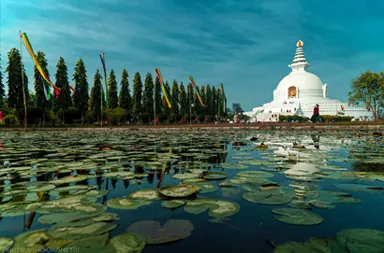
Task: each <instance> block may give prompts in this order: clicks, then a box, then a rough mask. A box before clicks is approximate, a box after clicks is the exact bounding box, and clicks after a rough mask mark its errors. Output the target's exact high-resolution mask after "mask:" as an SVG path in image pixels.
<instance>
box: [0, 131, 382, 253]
mask: <svg viewBox="0 0 384 253" xmlns="http://www.w3.org/2000/svg"><path fill="white" fill-rule="evenodd" d="M381 138H382V137H381V136H373V135H371V134H369V133H367V134H366V135H365V136H364V135H361V134H360V135H358V136H357V135H356V134H354V133H348V132H327V133H310V132H308V133H306V132H300V133H293V132H271V133H268V132H251V131H210V132H205V131H192V130H191V131H185V132H160V131H159V132H156V133H149V132H145V133H142V132H136V133H132V132H130V131H110V132H101V133H100V132H36V133H24V134H20V133H5V134H4V135H2V136H1V137H0V141H1V143H2V145H3V148H2V150H1V151H0V159H1V161H0V162H1V164H2V165H3V166H2V168H1V169H0V199H1V201H0V202H1V204H0V216H1V219H0V236H6V237H9V238H13V239H14V241H15V242H14V243H15V244H14V245H15V247H16V246H20V245H21V246H25V244H23V243H24V242H25V241H26V240H27V237H25V236H24V237H23V236H18V235H20V234H22V233H25V232H27V231H35V230H38V229H43V232H44V233H46V234H44V235H39V236H43V237H44V238H45V237H46V240H47V242H45V243H43V244H41V242H40V244H39V247H41V248H57V247H59V248H62V247H64V248H65V247H69V246H71V247H72V246H73V245H76V247H80V248H81V247H84V248H86V247H87V248H89V247H90V246H86V243H85V241H86V240H85V239H87V238H91V239H92V238H93V237H92V236H104V235H106V234H109V238H112V239H109V240H105V241H104V242H103V243H101V244H100V245H99V244H98V245H97V247H98V249H103V250H106V251H108V252H116V249H115V248H114V247H115V246H114V244H113V243H114V241H117V240H120V238H123V236H127V235H126V234H125V233H126V231H127V229H128V228H129V227H130V226H133V225H134V224H135V223H136V222H139V221H143V220H152V221H154V222H155V221H156V222H160V225H156V226H161V225H162V224H164V223H166V222H167V221H169V220H171V219H173V220H188V221H189V222H186V221H178V222H175V221H174V222H171V223H167V224H168V225H169V226H170V227H169V228H163V229H161V230H159V228H157V227H156V226H154V225H153V226H152V225H151V226H149V225H148V224H147V225H143V224H146V223H138V224H139V225H135V226H133V227H135V229H134V231H135V233H138V234H139V236H143V238H146V242H147V245H146V246H145V247H144V248H143V252H169V251H171V252H196V251H204V252H205V251H209V252H249V251H250V250H251V249H256V248H257V251H258V252H273V250H274V248H275V247H287V249H289V247H291V246H290V245H289V244H284V243H287V242H289V241H296V242H300V243H304V242H305V241H307V240H308V239H309V238H311V237H329V238H330V239H329V240H331V242H332V243H335V244H337V247H339V248H341V249H343V250H345V252H353V251H351V249H350V248H349V246H348V245H347V246H346V245H343V242H340V241H338V240H337V239H336V238H337V237H336V235H337V233H344V234H343V235H345V236H347V237H348V238H349V237H350V234H349V233H350V231H348V230H346V229H351V228H359V229H360V228H365V229H376V230H384V225H383V224H384V218H383V217H382V215H380V211H379V210H384V209H383V208H384V204H383V203H384V202H383V201H384V197H383V194H382V192H383V186H384V184H383V182H384V174H382V173H383V172H384V170H383V166H384V165H383V164H384V156H383V152H382V151H383V142H382V139H381ZM251 140H252V141H251ZM261 142H263V143H265V144H266V145H267V146H268V148H267V149H255V148H254V147H255V146H256V145H259V144H260V143H261ZM105 147H108V148H105ZM162 171H163V172H164V178H163V181H162V183H160V181H161V179H162ZM205 171H210V172H224V173H225V175H226V178H225V179H220V180H215V177H222V175H223V174H217V173H216V174H215V173H203V172H205ZM159 184H161V185H162V187H167V186H177V185H194V186H197V187H198V188H199V193H198V195H197V196H195V197H192V198H187V197H185V198H179V199H177V200H175V199H170V198H166V197H165V196H163V195H161V194H158V193H156V188H157V185H159ZM149 189H152V190H153V191H143V190H149ZM177 189H179V188H177ZM180 189H181V188H180ZM133 193H137V194H136V195H138V196H139V197H134V196H135V195H132V194H133ZM154 194H155V195H154ZM109 213H113V214H115V215H117V217H118V219H112V218H111V219H107V218H105V217H106V216H103V215H107V214H109ZM364 213H369V214H370V215H369V216H365V218H364V219H361V215H362V214H364ZM52 214H56V215H57V217H59V218H57V219H58V220H55V221H52V220H49V221H47V220H48V218H49V219H53V218H50V217H56V216H51V215H52ZM71 215H72V216H74V217H78V218H71V219H69V218H67V216H71ZM72 216H71V217H72ZM60 217H62V219H60ZM64 217H65V218H64ZM55 219H56V218H55ZM65 219H67V221H65ZM99 219H100V221H99ZM103 219H105V220H103ZM61 220H62V221H61ZM96 221H97V222H96ZM95 222H96V225H94V226H97V225H100V226H101V227H100V228H97V229H96V228H94V227H91V225H90V224H94V223H95ZM104 223H105V224H104ZM111 224H117V225H118V226H117V227H115V226H112V225H111ZM153 224H155V223H153ZM168 225H167V226H168ZM143 226H149V227H147V228H146V229H147V230H146V231H147V232H148V231H152V232H150V233H149V234H146V233H147V232H145V231H144V232H143V231H141V230H140V229H138V228H140V227H143ZM178 226H188V228H180V227H178ZM190 226H193V229H192V228H191V227H190ZM59 227H67V230H68V231H72V232H68V234H63V235H61V234H60V233H61V232H60V233H58V232H57V231H58V230H57V229H58V228H59ZM93 229H94V230H93ZM180 229H181V230H180ZM191 229H192V230H191ZM128 230H130V229H128ZM143 230H144V228H143ZM179 230H180V231H189V232H188V233H186V234H184V235H183V237H182V238H181V237H180V238H179V239H177V241H176V242H173V243H169V242H171V241H172V240H171V239H170V238H171V237H172V238H173V237H175V235H174V234H172V232H170V231H179ZM79 231H85V232H81V233H80V232H79ZM140 231H141V232H140ZM164 231H167V232H164ZM342 231H346V232H342ZM352 232H353V231H352ZM358 232H359V233H360V232H361V231H358ZM368 232H369V231H368ZM368 232H367V231H365V232H364V233H368ZM39 233H40V232H39ZM41 233H42V232H41ZM155 235H156V236H158V237H156V236H155ZM35 236H36V235H35ZM57 236H59V238H60V239H62V240H67V241H66V242H65V243H63V245H56V244H55V245H54V246H49V245H53V244H49V243H48V241H49V240H50V238H51V239H54V238H56V237H57ZM154 237H156V238H157V239H156V238H154ZM20 238H21V239H20ZM47 238H48V239H47ZM95 238H96V237H95ZM97 238H98V237H97ZM105 238H108V237H105ZM113 238H115V239H113ZM138 238H140V237H138ZM138 238H136V239H135V240H139V239H138ZM159 238H163V239H159ZM164 238H168V239H164ZM56 239H57V238H56ZM161 240H166V241H167V243H166V244H161V242H160V241H161ZM175 240H176V239H175ZM163 242H165V241H163ZM329 242H330V241H328V242H327V243H329ZM55 243H57V240H56V241H55ZM311 243H312V241H309V242H306V243H305V244H302V245H301V246H300V247H303V250H307V251H310V250H312V249H313V247H314V246H313V245H312V244H311ZM321 243H324V241H321ZM355 243H357V244H358V243H361V244H364V243H366V242H355ZM370 243H375V242H370ZM155 244H160V245H156V246H154V245H155ZM383 244H384V242H382V244H381V245H383ZM327 245H328V244H327ZM359 245H360V244H359ZM374 245H376V244H374ZM35 246H36V245H35ZM73 247H74V246H73ZM92 247H93V246H92ZM95 247H96V246H95ZM324 247H325V246H324ZM326 247H328V246H326ZM375 247H376V248H375V249H379V250H382V248H380V247H381V246H375ZM341 252H343V251H341Z"/></svg>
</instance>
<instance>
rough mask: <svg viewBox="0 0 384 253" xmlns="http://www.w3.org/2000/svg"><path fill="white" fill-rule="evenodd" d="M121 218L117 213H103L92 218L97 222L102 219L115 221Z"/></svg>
mask: <svg viewBox="0 0 384 253" xmlns="http://www.w3.org/2000/svg"><path fill="white" fill-rule="evenodd" d="M119 219H120V218H119V216H118V215H117V214H116V213H103V214H102V215H100V216H97V217H94V218H93V219H92V220H93V221H96V222H100V221H115V220H119Z"/></svg>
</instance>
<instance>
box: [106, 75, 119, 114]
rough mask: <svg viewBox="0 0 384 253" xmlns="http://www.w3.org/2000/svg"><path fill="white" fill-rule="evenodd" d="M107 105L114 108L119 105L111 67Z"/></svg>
mask: <svg viewBox="0 0 384 253" xmlns="http://www.w3.org/2000/svg"><path fill="white" fill-rule="evenodd" d="M108 106H109V108H110V109H115V108H117V107H118V106H119V100H118V98H117V82H116V76H115V71H113V69H111V72H110V74H109V78H108Z"/></svg>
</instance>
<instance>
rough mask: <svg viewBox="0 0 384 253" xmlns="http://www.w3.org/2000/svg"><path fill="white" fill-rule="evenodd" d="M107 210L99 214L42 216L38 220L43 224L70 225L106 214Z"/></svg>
mask: <svg viewBox="0 0 384 253" xmlns="http://www.w3.org/2000/svg"><path fill="white" fill-rule="evenodd" d="M104 210H105V209H100V210H99V212H94V213H93V212H92V213H85V212H71V213H53V214H47V215H43V216H40V217H39V219H38V220H37V221H38V222H40V223H42V224H56V223H69V222H73V221H78V220H83V219H87V218H92V217H95V216H97V215H99V214H101V213H103V212H104Z"/></svg>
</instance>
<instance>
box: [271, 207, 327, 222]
mask: <svg viewBox="0 0 384 253" xmlns="http://www.w3.org/2000/svg"><path fill="white" fill-rule="evenodd" d="M272 212H273V213H275V214H277V215H276V216H275V218H276V219H277V220H278V221H281V222H284V223H288V224H293V225H307V226H309V225H317V224H320V223H322V222H323V218H322V217H321V216H320V215H317V214H315V213H313V212H311V211H308V210H304V209H295V208H277V209H273V210H272Z"/></svg>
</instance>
